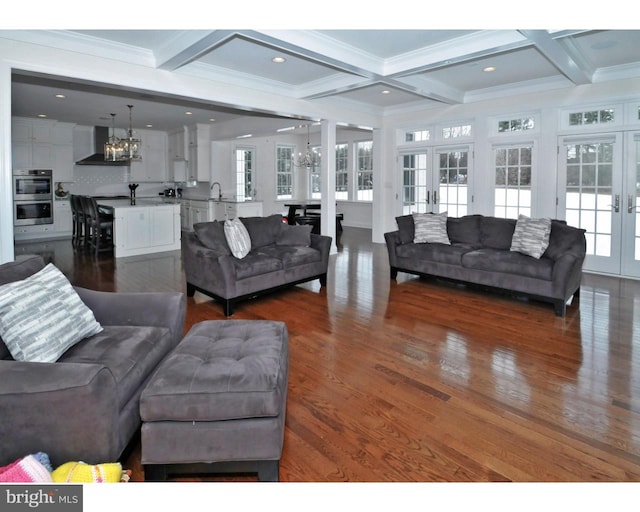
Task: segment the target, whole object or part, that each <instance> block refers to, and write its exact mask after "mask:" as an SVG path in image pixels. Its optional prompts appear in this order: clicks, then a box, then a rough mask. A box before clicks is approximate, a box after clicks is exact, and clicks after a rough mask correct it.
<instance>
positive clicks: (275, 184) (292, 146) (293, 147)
mask: <svg viewBox="0 0 640 512" xmlns="http://www.w3.org/2000/svg"><path fill="white" fill-rule="evenodd" d="M279 148H289V149H291V154H292V155H295V154H296V145H295V144H279V143H278V144H276V145H275V148H274V151H273V156H274V164H275V165H274V176H275V179H274V180H273V197H274V200H275V201H290V199H291V198H293V196H294V194H295V189H296V183H295V179H296V173H295V172H294V168H293V163H292V164H291V166H292V169H291V198H282V197H279V196H278V149H279Z"/></svg>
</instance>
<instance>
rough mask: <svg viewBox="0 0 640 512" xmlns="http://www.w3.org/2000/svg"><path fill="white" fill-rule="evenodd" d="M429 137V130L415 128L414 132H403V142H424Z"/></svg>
mask: <svg viewBox="0 0 640 512" xmlns="http://www.w3.org/2000/svg"><path fill="white" fill-rule="evenodd" d="M430 139H431V132H430V131H429V130H417V131H414V132H405V134H404V141H405V142H425V141H427V140H430Z"/></svg>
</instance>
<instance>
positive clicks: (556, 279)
mask: <svg viewBox="0 0 640 512" xmlns="http://www.w3.org/2000/svg"><path fill="white" fill-rule="evenodd" d="M583 262H584V255H582V254H575V253H571V252H569V253H566V254H563V255H562V256H560V257H559V258H558V259H557V260H556V261H555V263H554V265H553V273H552V276H551V280H552V282H553V295H554V296H556V297H560V298H563V299H568V298H569V297H570V296H571V295H573V294H574V293H575V292H576V290H578V289H579V288H580V281H581V280H582V264H583Z"/></svg>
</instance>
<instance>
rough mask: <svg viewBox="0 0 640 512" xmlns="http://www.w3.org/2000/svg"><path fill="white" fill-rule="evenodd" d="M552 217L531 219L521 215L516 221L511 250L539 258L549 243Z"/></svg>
mask: <svg viewBox="0 0 640 512" xmlns="http://www.w3.org/2000/svg"><path fill="white" fill-rule="evenodd" d="M550 232H551V219H530V218H528V217H526V216H524V215H520V216H519V217H518V220H517V222H516V227H515V230H514V231H513V238H512V239H511V250H512V251H516V252H521V253H522V254H526V255H527V256H531V257H532V258H536V259H539V258H540V257H541V256H542V255H543V254H544V251H545V250H546V249H547V247H548V245H549V234H550Z"/></svg>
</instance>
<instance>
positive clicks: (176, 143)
mask: <svg viewBox="0 0 640 512" xmlns="http://www.w3.org/2000/svg"><path fill="white" fill-rule="evenodd" d="M185 131H186V129H185V128H182V129H180V130H176V131H174V132H170V133H169V160H186V159H187V137H186V133H185Z"/></svg>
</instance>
